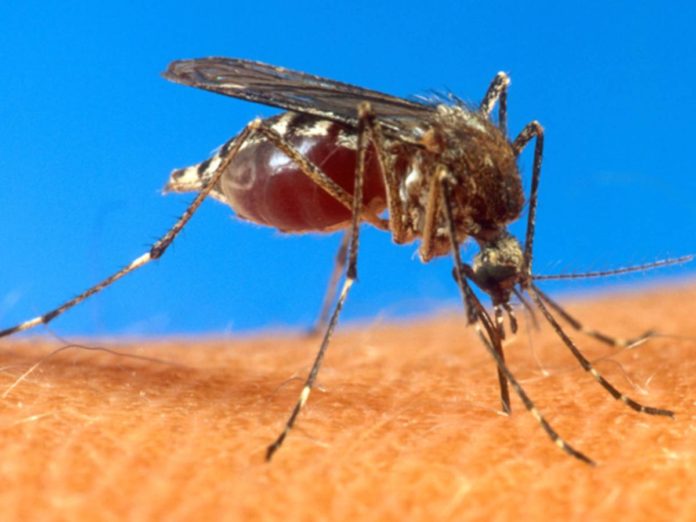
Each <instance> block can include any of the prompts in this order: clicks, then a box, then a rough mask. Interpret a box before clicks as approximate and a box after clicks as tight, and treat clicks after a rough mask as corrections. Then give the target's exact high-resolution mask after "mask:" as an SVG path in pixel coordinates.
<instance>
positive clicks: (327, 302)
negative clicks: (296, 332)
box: [308, 233, 350, 335]
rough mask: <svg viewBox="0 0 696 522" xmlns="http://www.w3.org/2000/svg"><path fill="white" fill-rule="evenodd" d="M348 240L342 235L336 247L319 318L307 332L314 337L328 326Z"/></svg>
mask: <svg viewBox="0 0 696 522" xmlns="http://www.w3.org/2000/svg"><path fill="white" fill-rule="evenodd" d="M349 239H350V235H349V234H348V233H344V234H343V237H342V238H341V244H340V245H339V247H338V252H337V253H336V261H335V262H334V268H333V271H332V272H331V277H330V278H329V284H328V285H327V287H326V293H325V294H324V300H323V301H322V304H321V312H320V313H319V318H318V319H317V322H316V324H315V325H314V326H313V327H312V328H311V329H310V330H309V332H308V333H309V335H314V334H316V333H318V332H320V331H322V330H323V329H324V328H326V325H327V324H328V320H329V312H331V305H332V304H333V302H334V299H335V297H336V290H337V289H338V282H339V280H340V279H341V274H342V273H343V269H344V268H345V267H346V260H347V258H348V241H349Z"/></svg>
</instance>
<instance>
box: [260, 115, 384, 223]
mask: <svg viewBox="0 0 696 522" xmlns="http://www.w3.org/2000/svg"><path fill="white" fill-rule="evenodd" d="M258 131H259V132H260V133H261V134H263V135H264V136H266V138H268V140H269V141H270V142H271V143H273V144H274V145H275V146H276V147H278V149H280V150H281V151H283V153H284V154H285V155H286V156H287V157H288V158H290V159H291V160H292V161H294V162H295V163H296V164H297V166H298V167H300V170H302V172H303V173H304V174H305V175H306V176H307V177H309V178H310V179H311V180H312V181H314V183H316V184H317V185H319V186H320V187H321V188H322V189H324V190H325V191H326V192H328V193H329V194H330V195H331V196H333V197H334V198H335V199H336V201H338V202H339V203H341V204H342V205H343V206H344V207H346V208H347V209H348V210H352V208H353V196H351V195H350V194H348V193H347V192H346V191H345V190H343V188H341V186H340V185H339V184H338V183H336V182H335V181H334V180H332V179H331V178H330V177H329V176H327V175H326V173H324V171H323V170H321V169H320V168H319V167H317V166H316V165H315V164H314V163H312V162H311V161H310V160H309V159H307V157H305V155H304V154H302V153H301V152H300V151H299V150H297V149H296V148H295V147H294V146H293V145H292V144H291V143H289V142H288V141H287V140H286V139H285V138H283V136H281V135H280V134H279V133H278V132H277V131H276V130H274V129H273V128H271V127H268V126H267V125H265V124H261V125H260V126H259V128H258ZM360 207H361V208H360V214H359V215H361V216H362V218H363V219H365V220H366V221H368V222H369V223H371V224H373V225H374V226H376V227H377V228H379V229H381V230H388V229H389V224H388V223H387V222H386V221H385V220H383V219H381V218H379V217H378V216H376V215H375V214H374V212H372V211H371V210H370V209H368V208H366V207H364V206H363V205H362V204H361V205H360Z"/></svg>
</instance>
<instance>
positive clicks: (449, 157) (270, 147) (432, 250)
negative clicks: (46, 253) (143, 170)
mask: <svg viewBox="0 0 696 522" xmlns="http://www.w3.org/2000/svg"><path fill="white" fill-rule="evenodd" d="M164 77H165V78H167V79H169V80H171V81H174V82H177V83H181V84H184V85H190V86H193V87H198V88H201V89H205V90H210V91H213V92H216V93H220V94H225V95H228V96H232V97H235V98H241V99H244V100H248V101H252V102H257V103H262V104H266V105H271V106H275V107H280V108H282V109H286V110H287V111H288V112H285V113H282V114H280V115H277V116H273V117H271V118H267V119H265V120H261V119H255V120H253V121H252V122H250V123H249V124H248V125H247V126H246V127H245V128H244V129H243V130H242V132H241V133H240V134H238V135H237V136H235V137H234V138H232V139H231V140H229V141H228V142H226V143H225V144H224V145H223V146H222V147H220V149H219V150H218V151H217V152H216V153H214V155H213V156H212V157H210V158H209V159H207V160H205V161H203V162H202V163H200V164H197V165H194V166H191V167H188V168H184V169H178V170H175V171H174V172H172V174H171V176H170V178H169V181H168V183H167V185H166V186H165V191H168V192H189V191H194V192H197V195H196V197H195V198H194V200H193V201H192V202H191V204H190V205H189V207H188V208H187V209H186V211H185V212H184V213H183V215H182V216H181V217H180V218H179V219H178V220H177V221H176V223H175V224H174V225H173V226H172V228H171V229H170V230H169V231H168V232H167V233H166V234H165V235H164V236H162V238H160V239H159V240H158V241H157V242H155V243H154V245H153V246H152V247H151V248H150V250H149V251H148V252H146V253H144V254H143V255H141V256H139V257H137V258H136V259H135V260H133V261H132V262H131V263H130V264H129V265H127V266H126V267H124V268H123V269H121V270H120V271H118V272H116V273H114V274H113V275H111V276H109V277H107V278H106V279H104V280H103V281H102V282H100V283H98V284H97V285H95V286H93V287H92V288H90V289H88V290H86V291H85V292H83V293H82V294H80V295H78V296H77V297H75V298H73V299H71V300H69V301H67V302H65V303H64V304H62V305H61V306H59V307H58V308H56V309H54V310H51V311H49V312H48V313H46V314H44V315H41V316H39V317H36V318H33V319H30V320H28V321H26V322H24V323H21V324H19V325H16V326H13V327H11V328H7V329H5V330H2V331H0V337H2V336H6V335H11V334H13V333H17V332H20V331H23V330H27V329H29V328H32V327H35V326H37V325H40V324H46V323H48V322H50V321H51V320H53V319H55V318H56V317H57V316H59V315H60V314H62V313H63V312H65V311H67V310H68V309H70V308H72V307H73V306H75V305H77V304H78V303H80V302H82V301H84V300H85V299H87V298H88V297H90V296H92V295H93V294H95V293H97V292H99V291H101V290H102V289H104V288H106V287H107V286H109V285H110V284H112V283H114V282H115V281H117V280H118V279H120V278H122V277H123V276H125V275H126V274H128V273H130V272H132V271H134V270H136V269H138V268H140V267H142V266H144V265H146V264H147V263H149V262H150V261H152V260H153V259H157V258H159V257H161V256H162V255H163V254H164V252H165V251H166V249H167V248H168V247H169V245H170V244H171V243H172V241H173V240H174V239H175V237H176V236H177V235H178V234H179V232H180V231H181V230H182V229H183V227H184V226H186V224H187V223H188V221H189V220H190V219H191V217H192V216H193V214H194V213H195V212H196V210H197V209H198V207H199V206H200V205H201V204H202V203H203V200H204V199H205V198H207V197H208V196H210V197H212V198H214V199H217V200H218V201H221V202H223V203H225V204H227V205H229V206H230V207H231V208H232V209H233V210H234V211H235V213H236V215H237V216H239V217H240V218H241V219H244V220H248V221H252V222H255V223H259V224H263V225H268V226H271V227H275V228H277V229H278V230H280V231H282V232H287V233H297V232H331V231H335V230H340V229H345V230H346V232H345V235H344V239H343V241H342V243H341V246H340V248H339V252H338V254H337V258H336V266H335V269H334V272H333V275H332V278H331V282H330V284H329V289H328V290H327V294H326V298H325V301H324V311H323V312H322V314H321V317H320V322H319V324H320V327H322V328H323V330H324V335H323V338H322V341H321V345H320V347H319V350H318V352H317V355H316V357H315V359H314V363H313V365H312V367H311V370H310V371H309V374H308V376H307V378H306V380H305V382H304V386H303V388H302V391H301V393H300V396H299V398H298V400H297V402H296V404H295V406H294V408H293V409H292V412H291V414H290V416H289V418H288V420H287V421H286V423H285V426H284V428H283V429H282V431H281V432H280V434H279V435H278V437H277V438H276V440H275V441H274V442H273V443H272V444H271V445H270V446H268V448H267V452H266V458H267V459H268V460H270V459H271V457H272V456H273V455H274V453H275V452H276V451H277V450H278V448H280V446H281V445H282V444H283V441H284V440H285V438H286V436H287V435H288V433H289V432H290V430H291V429H292V427H293V426H294V424H295V422H296V420H297V417H298V415H299V413H300V411H301V410H302V408H303V406H304V405H305V403H306V402H307V399H308V398H309V395H310V393H311V390H312V388H313V386H314V384H315V381H316V378H317V375H318V372H319V369H320V367H321V363H322V361H323V358H324V355H325V353H326V350H327V348H328V346H329V341H330V339H331V336H332V334H333V332H334V329H335V327H336V324H337V322H338V318H339V315H340V313H341V310H342V309H343V306H344V303H345V301H346V298H347V296H348V293H349V291H350V289H351V287H352V285H353V283H354V282H355V281H356V279H357V260H358V246H359V230H360V224H361V223H363V222H366V223H369V224H371V225H373V226H375V227H377V228H378V229H380V230H384V231H388V232H389V233H390V234H391V236H392V239H393V241H394V242H395V243H397V244H406V243H412V242H414V241H416V240H420V245H419V247H418V253H419V256H420V258H421V260H422V261H423V262H427V261H429V260H431V259H433V258H435V257H439V256H444V255H451V256H452V258H453V260H454V270H453V274H454V278H455V281H456V283H457V285H458V287H459V290H460V293H461V296H462V301H463V304H464V307H465V309H466V314H467V319H468V322H469V323H470V324H472V325H473V326H474V327H475V329H476V331H477V333H478V336H479V338H480V339H481V341H482V343H483V345H484V346H485V348H486V350H487V351H488V352H489V353H490V355H491V356H492V357H493V359H494V360H495V362H496V366H497V372H498V381H499V387H500V396H501V403H502V409H503V411H504V412H506V413H507V412H509V411H510V394H509V387H512V389H513V390H514V392H515V393H516V394H517V395H518V396H519V398H520V399H521V400H522V402H523V404H524V406H525V407H526V408H527V410H529V412H530V413H531V414H532V415H533V416H534V418H535V419H536V420H537V421H538V422H539V424H540V425H541V427H542V428H543V429H544V431H546V433H547V435H548V436H549V437H550V438H551V440H552V441H553V442H554V443H555V444H556V445H557V446H558V447H559V448H561V449H562V450H563V451H565V452H566V453H567V454H569V455H571V456H573V457H575V458H577V459H579V460H581V461H583V462H585V463H588V464H593V461H592V460H591V459H590V458H589V457H588V456H586V455H585V454H584V453H582V452H580V451H578V450H577V449H575V448H574V447H573V446H571V445H570V444H569V443H567V442H566V441H565V440H564V439H563V438H561V437H560V436H559V435H558V434H557V433H556V431H555V430H554V429H553V428H552V427H551V425H550V424H549V423H548V422H547V421H546V419H545V418H544V417H543V416H542V414H541V413H540V412H539V410H538V409H537V408H536V406H535V405H534V403H533V402H532V400H531V399H530V398H529V396H528V395H527V393H526V392H525V391H524V389H523V388H522V386H521V385H520V383H519V382H518V380H517V379H516V378H515V376H514V375H513V373H512V372H511V371H510V369H509V368H508V366H507V365H506V363H505V357H504V353H503V347H502V341H503V339H504V338H505V336H506V329H505V326H504V323H505V317H506V316H507V318H508V324H509V329H510V331H512V332H513V333H514V332H516V330H517V320H516V318H515V314H514V311H513V308H512V305H511V300H512V296H513V295H514V296H515V297H516V298H517V299H518V300H519V301H520V302H521V303H522V305H523V306H525V307H526V308H528V309H529V310H531V309H532V306H533V305H534V306H535V307H536V308H538V309H539V310H540V311H541V314H542V315H543V317H544V318H545V319H546V320H547V321H548V322H549V323H550V324H551V326H552V328H553V329H554V331H555V332H556V334H557V335H558V336H559V337H560V339H561V340H562V341H563V343H564V344H565V345H566V347H567V348H568V349H569V350H570V351H571V353H572V354H573V356H574V357H575V358H576V359H577V361H578V362H579V363H580V365H581V366H582V368H583V369H584V370H585V371H587V372H589V373H590V374H591V375H592V376H593V377H594V379H595V380H596V381H597V382H598V383H599V384H600V385H601V386H602V387H604V388H605V389H606V390H607V391H608V392H609V393H610V394H611V395H612V396H613V397H614V399H617V400H620V401H622V402H624V403H625V404H626V405H627V406H629V407H630V408H632V409H633V410H635V411H638V412H641V413H647V414H651V415H662V416H668V417H671V416H673V413H672V412H671V411H669V410H665V409H660V408H654V407H651V406H645V405H643V404H640V403H639V402H637V401H635V400H633V399H632V398H630V397H628V396H627V395H625V394H623V393H621V392H620V391H618V390H617V389H616V388H615V387H614V386H613V385H612V384H611V383H609V382H608V381H607V380H606V379H605V378H604V377H602V376H601V375H600V373H599V372H598V371H597V370H596V369H595V368H594V367H593V365H592V364H591V362H590V361H589V360H588V359H587V358H586V357H585V356H584V355H583V354H582V353H581V352H580V350H579V349H578V348H577V346H576V345H575V343H574V342H573V341H572V340H571V338H570V337H569V336H568V335H567V334H566V332H565V331H564V330H563V328H562V327H561V325H560V323H559V322H558V320H557V319H556V317H560V319H561V320H563V321H565V322H566V323H567V324H568V325H570V327H571V328H573V329H574V330H576V331H579V332H582V333H584V334H587V335H589V336H592V337H594V338H595V339H597V340H599V341H601V342H603V343H606V344H609V345H612V346H617V347H632V346H636V345H638V344H640V343H642V342H644V341H646V340H647V339H648V338H650V337H652V336H654V335H655V334H654V332H652V331H648V332H646V333H644V334H642V335H640V336H638V337H636V338H634V339H618V338H614V337H612V336H609V335H606V334H604V333H601V332H598V331H595V330H591V329H588V328H585V327H584V326H583V325H582V324H581V323H580V322H579V321H578V320H577V319H575V318H574V317H573V316H571V315H570V314H569V313H568V312H567V311H565V310H564V309H563V308H562V307H561V306H560V305H558V304H557V303H556V302H555V301H553V300H552V299H551V298H550V297H549V296H548V295H546V294H545V293H544V292H542V291H541V290H540V289H539V288H538V287H537V286H536V284H535V283H534V279H535V276H533V275H532V254H533V240H534V229H535V220H536V210H537V199H538V189H539V181H540V176H541V163H542V155H543V146H544V131H543V129H542V127H541V125H540V124H539V123H538V122H536V121H532V122H531V123H529V124H528V125H526V126H525V127H524V128H523V129H522V131H521V132H520V133H519V134H518V135H517V137H516V138H514V139H513V140H510V139H508V137H507V90H508V86H509V79H508V77H507V75H506V74H505V73H498V75H496V77H495V78H494V79H493V81H492V82H491V84H490V86H489V87H488V90H487V92H486V94H485V96H484V98H483V100H482V102H481V104H480V106H479V107H478V108H471V107H469V106H467V105H465V104H464V103H462V102H461V101H460V100H459V99H457V98H455V97H453V96H452V97H449V98H438V97H436V98H433V99H431V100H422V99H421V100H407V99H404V98H398V97H394V96H390V95H387V94H384V93H380V92H377V91H373V90H369V89H364V88H362V87H357V86H353V85H350V84H346V83H341V82H337V81H334V80H329V79H326V78H322V77H319V76H314V75H310V74H307V73H302V72H297V71H292V70H289V69H284V68H281V67H276V66H272V65H267V64H263V63H260V62H254V61H249V60H240V59H229V58H203V59H195V60H181V61H175V62H173V63H171V64H170V65H169V68H168V69H167V71H165V73H164ZM496 105H497V106H498V118H497V123H493V122H492V121H491V115H492V112H493V109H494V107H495V106H496ZM532 140H534V142H535V146H534V160H533V166H532V182H531V189H530V194H529V209H528V215H527V231H526V236H525V242H524V248H523V247H522V245H521V244H520V243H519V241H518V240H517V239H516V238H515V237H513V236H512V235H511V234H510V232H509V231H508V229H507V226H508V224H509V223H511V222H513V221H515V220H517V219H518V218H519V217H520V216H521V214H522V210H523V207H524V201H525V198H524V191H523V187H522V179H521V176H520V173H519V170H518V166H517V159H518V157H519V155H520V153H521V151H522V150H523V149H524V148H525V147H526V146H527V145H528V144H529V143H530V142H531V141H532ZM385 212H386V214H385ZM382 215H386V216H387V217H386V218H385V217H381V216H382ZM468 238H472V239H473V240H474V241H475V242H476V243H477V244H478V247H479V252H478V253H477V254H476V255H475V256H474V258H473V262H472V263H471V264H470V265H469V264H466V263H464V262H463V261H462V259H461V255H460V245H461V244H462V243H463V242H464V241H466V240H467V239H468ZM690 259H691V257H690V256H685V257H683V258H677V259H671V260H665V261H661V262H657V263H652V264H650V265H643V266H640V267H632V268H628V269H623V270H617V271H613V272H612V271H610V272H606V273H599V274H600V275H608V274H611V273H620V272H623V271H633V270H645V269H647V268H652V267H655V266H660V265H666V264H674V263H680V262H685V261H689V260H690ZM341 274H344V277H343V280H342V283H341V285H340V290H339V286H338V284H339V282H341V277H340V276H341ZM594 275H597V273H594V274H584V276H590V277H591V276H594ZM575 276H576V277H578V276H582V275H580V274H576V275H575ZM544 278H554V276H544ZM471 283H474V284H475V285H477V286H478V287H479V288H481V289H482V290H483V291H484V292H485V293H487V294H488V295H489V296H490V298H491V300H492V303H493V315H492V316H491V315H490V314H489V313H488V312H487V310H486V309H485V307H484V306H483V304H482V303H481V301H480V300H479V298H478V297H477V296H476V295H475V294H474V292H473V290H472V287H471ZM337 290H338V292H337V293H338V297H337V298H335V294H336V291H337ZM525 294H527V295H529V296H530V297H531V302H529V301H528V300H527V298H526V297H525ZM329 312H330V313H329Z"/></svg>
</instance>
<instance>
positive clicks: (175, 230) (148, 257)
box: [0, 119, 261, 337]
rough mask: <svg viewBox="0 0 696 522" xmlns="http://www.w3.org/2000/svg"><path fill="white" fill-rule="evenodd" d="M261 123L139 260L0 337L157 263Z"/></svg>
mask: <svg viewBox="0 0 696 522" xmlns="http://www.w3.org/2000/svg"><path fill="white" fill-rule="evenodd" d="M260 123H261V120H259V119H257V120H254V121H252V122H251V123H249V125H247V126H246V128H245V129H244V130H243V131H242V132H241V133H240V134H239V136H238V137H237V139H236V141H235V143H234V145H233V146H232V147H231V149H230V151H229V152H228V154H227V156H225V157H224V158H222V160H221V162H220V165H219V166H218V168H217V170H216V171H215V174H213V176H212V177H211V178H210V180H208V182H207V184H206V185H205V186H204V187H203V188H202V189H201V191H200V192H199V193H198V195H197V196H196V197H195V198H194V200H193V201H192V202H191V204H190V205H189V206H188V208H187V209H186V211H185V212H184V213H183V214H182V215H181V217H180V218H179V219H178V220H177V222H176V223H174V226H172V228H171V229H169V231H168V232H167V233H166V234H164V236H162V237H161V238H160V239H159V240H158V241H157V242H155V244H154V245H152V247H151V248H150V250H149V251H148V252H146V253H144V254H143V255H141V256H140V257H137V258H136V259H134V260H133V261H131V263H130V264H129V265H127V266H125V267H124V268H122V269H121V270H119V271H118V272H116V273H114V274H112V275H110V276H109V277H107V278H106V279H104V280H103V281H101V282H99V283H97V284H96V285H94V286H93V287H91V288H89V289H87V290H85V291H84V292H82V293H81V294H80V295H78V296H76V297H74V298H73V299H70V300H69V301H66V302H65V303H63V304H62V305H60V306H59V307H58V308H54V309H53V310H51V311H50V312H47V313H45V314H43V315H40V316H38V317H34V318H33V319H29V320H28V321H25V322H23V323H20V324H18V325H16V326H12V327H10V328H6V329H4V330H0V337H5V336H8V335H12V334H15V333H18V332H22V331H24V330H28V329H30V328H34V327H35V326H38V325H40V324H48V323H49V322H51V321H52V320H53V319H55V318H56V317H58V316H59V315H61V314H63V313H64V312H66V311H68V310H69V309H71V308H72V307H73V306H75V305H78V304H79V303H81V302H82V301H84V300H85V299H87V298H89V297H91V296H92V295H94V294H96V293H98V292H101V291H102V290H104V288H106V287H107V286H109V285H111V284H113V283H115V282H116V281H118V280H119V279H121V278H122V277H124V276H126V275H128V274H130V273H131V272H133V271H135V270H137V269H138V268H141V267H142V266H145V265H146V264H148V263H149V262H150V261H152V260H154V259H158V258H160V257H162V255H163V254H164V252H165V251H166V250H167V248H168V247H169V245H171V244H172V242H173V241H174V239H175V238H176V236H177V235H179V232H181V230H182V229H183V228H184V227H185V226H186V224H187V223H188V222H189V220H190V219H191V217H192V216H193V214H195V212H196V210H198V207H200V206H201V204H202V203H203V200H204V199H205V198H206V197H207V196H208V195H209V194H210V192H211V191H212V190H213V189H214V187H215V186H216V185H217V183H218V182H219V181H220V178H221V176H222V174H223V173H224V172H225V170H226V169H227V167H228V166H229V164H230V163H231V162H232V160H233V159H234V157H235V155H236V154H237V152H238V151H239V149H240V147H241V146H242V144H243V143H244V142H245V141H246V140H247V139H248V138H249V136H251V135H252V134H253V133H254V132H256V130H257V128H258V126H259V125H260Z"/></svg>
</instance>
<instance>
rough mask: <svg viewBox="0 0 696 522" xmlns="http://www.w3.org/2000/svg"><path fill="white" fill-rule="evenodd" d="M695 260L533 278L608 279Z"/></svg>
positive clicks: (666, 261) (691, 256)
mask: <svg viewBox="0 0 696 522" xmlns="http://www.w3.org/2000/svg"><path fill="white" fill-rule="evenodd" d="M693 259H694V256H693V255H691V254H690V255H688V256H681V257H671V258H668V259H660V260H659V261H653V262H652V263H645V264H643V265H634V266H626V267H623V268H614V269H612V270H600V271H598V272H583V273H576V274H535V275H533V276H532V279H534V280H535V281H545V280H550V279H553V280H557V279H589V278H592V277H607V276H615V275H620V274H629V273H631V272H643V271H645V270H652V269H654V268H663V267H666V266H673V265H681V264H684V263H688V262H689V261H692V260H693Z"/></svg>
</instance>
